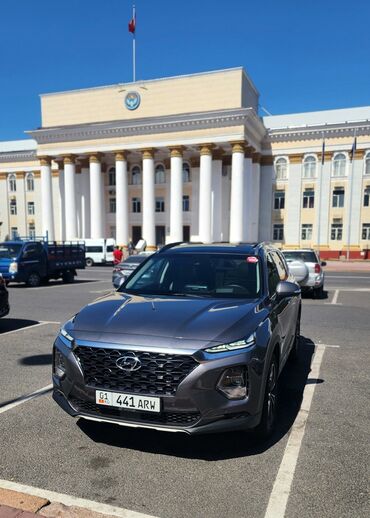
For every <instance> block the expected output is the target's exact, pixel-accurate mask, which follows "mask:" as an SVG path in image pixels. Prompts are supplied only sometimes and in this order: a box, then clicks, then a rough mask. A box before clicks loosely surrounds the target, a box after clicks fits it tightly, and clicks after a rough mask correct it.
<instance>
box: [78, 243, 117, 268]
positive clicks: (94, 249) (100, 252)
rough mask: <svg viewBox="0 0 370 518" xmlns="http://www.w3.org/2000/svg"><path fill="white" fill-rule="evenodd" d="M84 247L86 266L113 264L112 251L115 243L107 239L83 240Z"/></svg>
mask: <svg viewBox="0 0 370 518" xmlns="http://www.w3.org/2000/svg"><path fill="white" fill-rule="evenodd" d="M84 241H85V247H86V266H93V265H94V264H113V262H114V257H113V250H114V247H115V245H116V241H115V239H113V238H108V239H84Z"/></svg>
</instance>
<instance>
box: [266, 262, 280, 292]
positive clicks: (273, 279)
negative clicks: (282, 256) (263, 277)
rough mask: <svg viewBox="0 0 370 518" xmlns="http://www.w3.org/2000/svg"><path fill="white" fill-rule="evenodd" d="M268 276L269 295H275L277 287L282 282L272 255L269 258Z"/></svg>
mask: <svg viewBox="0 0 370 518" xmlns="http://www.w3.org/2000/svg"><path fill="white" fill-rule="evenodd" d="M267 275H268V284H269V293H270V295H273V294H274V293H275V291H276V286H277V285H278V284H279V282H280V275H279V271H278V269H277V266H276V264H275V262H274V260H273V258H272V254H268V256H267Z"/></svg>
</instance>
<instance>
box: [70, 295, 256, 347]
mask: <svg viewBox="0 0 370 518" xmlns="http://www.w3.org/2000/svg"><path fill="white" fill-rule="evenodd" d="M261 313H263V310H262V309H261V308H260V306H259V304H258V302H257V301H256V300H253V301H251V300H248V301H246V300H242V299H233V300H230V299H209V298H193V297H177V296H176V297H175V296H171V297H143V296H137V295H135V296H132V295H127V294H124V293H113V294H111V295H108V296H106V297H103V298H101V299H98V300H97V301H95V302H93V303H92V304H89V305H88V306H86V307H84V308H83V309H82V310H81V311H80V312H79V313H78V315H77V316H76V318H75V320H74V325H73V329H72V330H71V332H73V334H74V336H75V338H76V340H89V341H91V340H93V341H98V342H111V343H122V341H124V342H125V343H131V344H132V343H135V344H137V345H148V344H150V345H155V346H162V347H174V346H176V347H179V346H180V344H181V347H184V348H188V347H190V348H191V347H195V346H198V347H199V346H202V345H203V344H206V343H209V342H217V343H226V342H232V341H234V340H239V339H241V338H243V337H246V336H249V334H250V333H252V332H253V331H254V330H255V329H256V327H257V326H258V323H259V322H260V321H261V317H262V315H261ZM262 318H263V317H262ZM189 342H191V344H190V343H189Z"/></svg>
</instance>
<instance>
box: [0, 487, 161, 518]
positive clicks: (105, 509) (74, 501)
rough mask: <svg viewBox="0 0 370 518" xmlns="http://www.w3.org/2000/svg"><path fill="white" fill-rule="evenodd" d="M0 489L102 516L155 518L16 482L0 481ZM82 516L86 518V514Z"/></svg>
mask: <svg viewBox="0 0 370 518" xmlns="http://www.w3.org/2000/svg"><path fill="white" fill-rule="evenodd" d="M0 488H1V489H10V490H12V491H18V492H20V493H26V494H27V495H31V496H38V497H40V498H46V499H47V500H49V501H50V502H51V503H54V502H58V503H61V504H64V505H66V506H76V507H82V508H83V509H87V510H89V511H92V512H95V513H101V514H104V515H106V514H107V515H109V516H118V517H120V518H155V517H154V516H150V515H149V514H143V513H138V512H136V511H130V510H128V509H122V508H121V507H115V506H113V505H108V504H101V503H100V502H93V501H92V500H86V499H85V498H77V497H75V496H71V495H65V494H63V493H55V492H54V491H47V490H46V489H39V488H37V487H32V486H26V485H24V484H17V483H16V482H10V481H8V480H0ZM46 509H47V507H46ZM84 516H87V514H86V515H84Z"/></svg>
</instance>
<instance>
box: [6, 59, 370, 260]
mask: <svg viewBox="0 0 370 518" xmlns="http://www.w3.org/2000/svg"><path fill="white" fill-rule="evenodd" d="M258 96H259V94H258V92H257V90H256V88H255V86H254V85H253V83H252V81H251V79H250V78H249V77H248V76H247V74H246V73H245V71H244V70H243V69H242V68H236V69H230V70H221V71H216V72H210V73H204V74H194V75H189V76H180V77H173V78H165V79H158V80H150V81H141V82H137V83H130V84H127V85H112V86H107V87H98V88H89V89H84V90H75V91H69V92H61V93H54V94H46V95H42V96H41V115H42V124H41V127H40V128H39V129H35V130H32V131H28V132H27V133H28V134H29V135H30V137H32V140H31V139H29V140H23V141H16V142H3V143H0V223H1V226H0V239H4V237H5V236H6V235H8V236H10V235H12V234H15V233H18V234H19V235H27V234H37V235H45V234H46V232H48V235H49V238H50V239H57V240H61V239H72V238H77V237H78V238H87V237H93V238H98V237H108V236H109V237H110V236H111V237H116V238H117V242H118V243H120V244H122V245H127V243H128V241H129V240H130V239H132V240H133V241H134V242H135V241H137V240H138V239H139V238H140V237H143V238H144V239H146V241H147V243H148V247H149V248H152V247H155V246H156V245H158V244H162V243H164V242H170V241H181V240H183V239H184V240H189V239H191V240H196V241H203V242H212V241H229V240H230V241H232V242H238V241H255V240H259V239H263V240H268V241H275V242H276V244H277V245H279V246H285V247H301V246H305V247H315V248H319V249H320V251H321V255H322V257H331V256H334V257H339V256H340V255H342V254H344V253H345V251H346V249H347V247H349V249H350V251H351V256H352V257H366V254H367V252H366V250H367V248H368V247H369V244H370V107H364V108H350V109H344V110H331V111H322V112H312V113H301V114H292V115H281V116H271V117H264V118H263V119H262V118H261V117H259V116H258V113H257V112H258ZM355 135H356V143H357V146H356V150H355V151H354V152H352V147H353V143H354V136H355ZM323 140H324V141H325V148H324V157H323V158H322V151H323Z"/></svg>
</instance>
